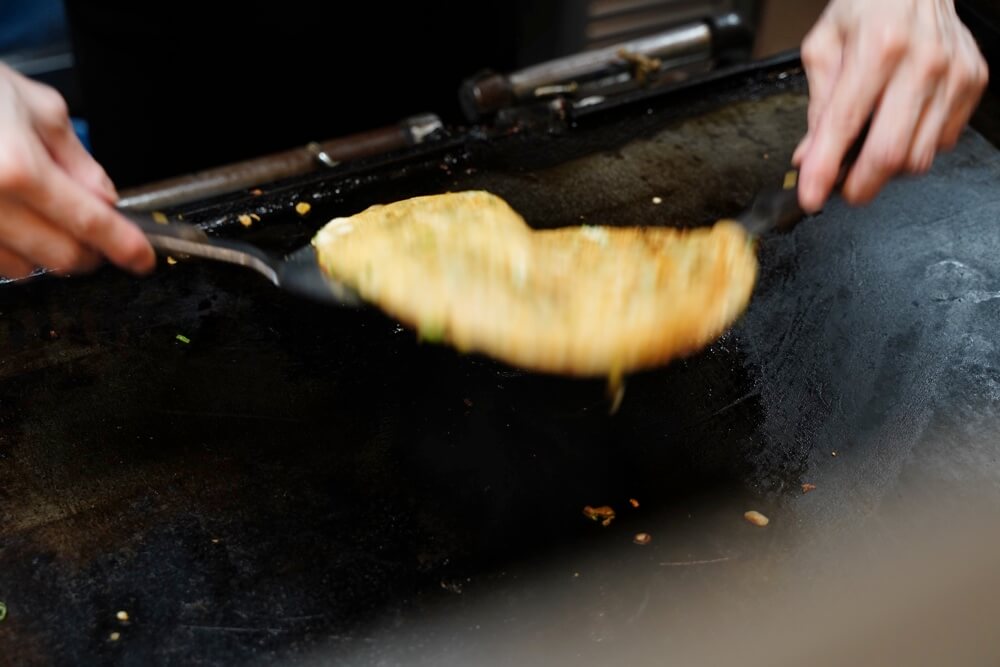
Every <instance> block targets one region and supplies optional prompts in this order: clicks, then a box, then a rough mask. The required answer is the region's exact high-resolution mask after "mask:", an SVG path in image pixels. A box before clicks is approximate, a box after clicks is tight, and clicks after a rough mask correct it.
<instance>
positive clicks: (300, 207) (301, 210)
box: [295, 201, 312, 215]
mask: <svg viewBox="0 0 1000 667" xmlns="http://www.w3.org/2000/svg"><path fill="white" fill-rule="evenodd" d="M311 210H312V206H311V205H310V204H307V203H306V202H304V201H300V202H299V203H298V204H296V205H295V212H296V213H298V214H299V215H306V214H307V213H309V211H311Z"/></svg>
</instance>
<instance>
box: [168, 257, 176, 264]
mask: <svg viewBox="0 0 1000 667" xmlns="http://www.w3.org/2000/svg"><path fill="white" fill-rule="evenodd" d="M176 263H177V260H176V259H174V258H173V257H171V256H170V255H167V264H170V265H171V266H173V265H174V264H176Z"/></svg>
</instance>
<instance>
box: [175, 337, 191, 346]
mask: <svg viewBox="0 0 1000 667" xmlns="http://www.w3.org/2000/svg"><path fill="white" fill-rule="evenodd" d="M177 340H179V341H180V342H182V343H184V344H185V345H186V344H187V343H190V342H191V339H190V338H188V337H187V336H185V335H184V334H177Z"/></svg>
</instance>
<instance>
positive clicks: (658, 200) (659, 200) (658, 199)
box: [653, 197, 663, 204]
mask: <svg viewBox="0 0 1000 667" xmlns="http://www.w3.org/2000/svg"><path fill="white" fill-rule="evenodd" d="M653 203H654V204H662V203H663V197H653Z"/></svg>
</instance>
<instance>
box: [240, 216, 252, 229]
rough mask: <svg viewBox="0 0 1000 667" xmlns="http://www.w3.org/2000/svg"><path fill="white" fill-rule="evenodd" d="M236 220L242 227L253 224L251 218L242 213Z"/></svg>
mask: <svg viewBox="0 0 1000 667" xmlns="http://www.w3.org/2000/svg"><path fill="white" fill-rule="evenodd" d="M238 220H239V221H240V224H241V225H243V226H244V227H249V226H250V225H252V224H253V218H251V217H250V216H249V215H247V214H246V213H244V214H243V215H241V216H240V217H239V218H238Z"/></svg>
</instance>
